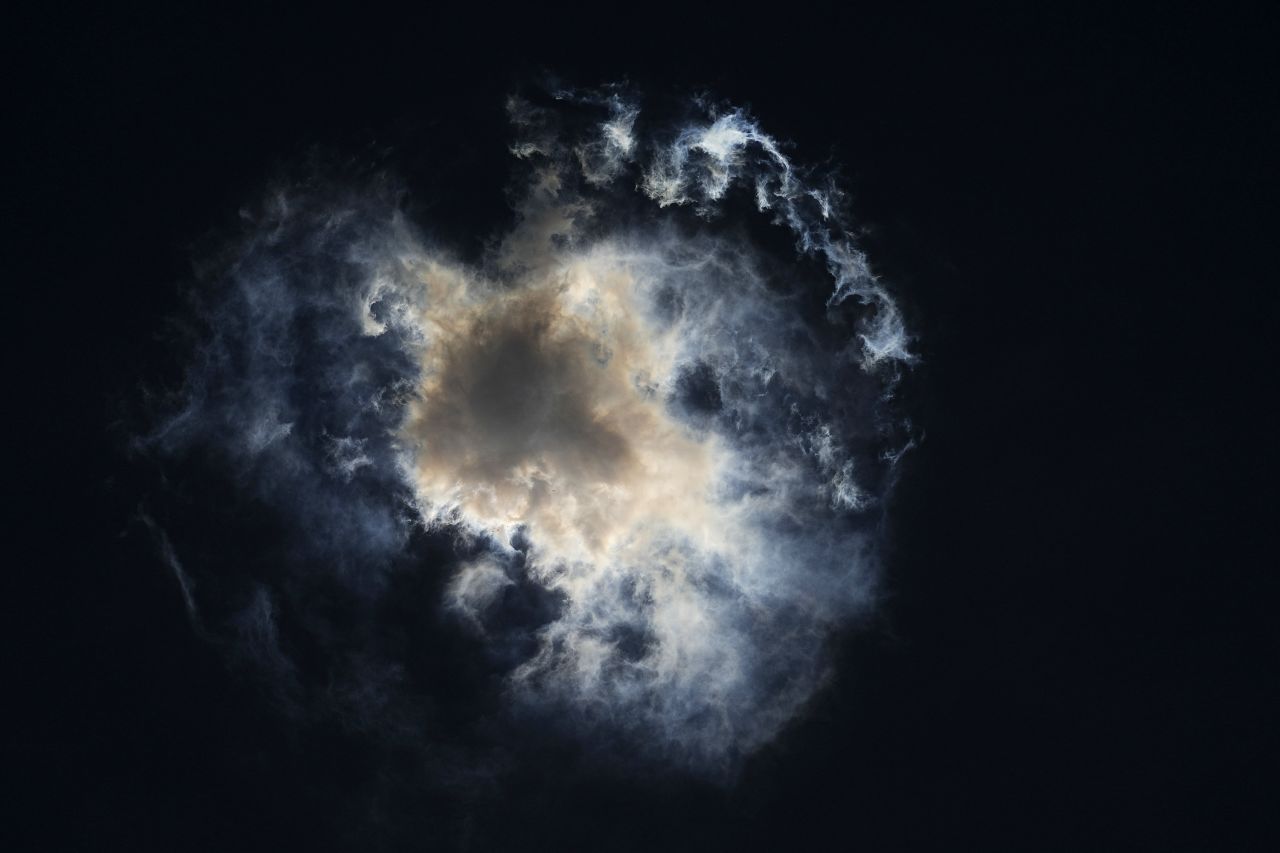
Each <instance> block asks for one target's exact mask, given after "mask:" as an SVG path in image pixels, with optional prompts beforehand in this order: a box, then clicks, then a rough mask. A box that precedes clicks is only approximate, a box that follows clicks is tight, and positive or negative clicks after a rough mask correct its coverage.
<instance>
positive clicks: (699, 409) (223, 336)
mask: <svg viewBox="0 0 1280 853" xmlns="http://www.w3.org/2000/svg"><path fill="white" fill-rule="evenodd" d="M507 108H508V114H509V116H510V119H511V126H512V128H513V134H514V138H513V140H512V142H511V145H510V150H511V152H512V154H513V155H514V161H513V167H514V170H515V179H514V182H513V185H512V186H513V190H512V193H511V198H512V199H513V200H514V206H515V213H516V220H515V223H514V225H513V226H511V228H510V229H509V230H508V231H507V232H506V233H503V234H498V235H496V236H495V238H494V239H493V240H492V242H491V243H490V248H489V249H488V250H487V251H486V252H485V253H484V256H483V257H481V258H479V259H472V260H463V259H460V258H459V256H457V255H456V254H454V253H452V252H450V251H449V250H448V249H447V248H446V247H443V246H440V245H438V244H437V243H435V242H433V241H432V240H431V239H430V238H429V237H428V236H427V235H428V234H430V224H429V223H420V222H412V221H410V219H409V217H408V216H407V215H406V214H405V213H404V205H403V203H402V195H401V193H400V191H399V190H398V188H397V186H396V185H395V183H394V182H393V181H391V180H390V179H386V178H381V179H373V178H365V179H362V180H349V179H337V178H331V177H325V176H317V177H314V178H312V179H310V180H308V181H304V182H303V181H299V182H288V181H286V182H283V183H282V185H281V186H279V187H277V188H276V189H275V190H274V191H273V192H272V193H269V194H268V196H267V199H266V201H265V202H263V203H262V204H261V205H259V206H258V207H256V208H253V209H249V210H246V212H245V214H244V217H243V229H242V233H241V234H240V236H239V237H238V238H236V239H234V240H230V241H228V242H227V243H226V246H225V248H224V249H223V250H221V251H220V252H219V253H216V254H215V255H214V256H213V257H212V258H210V259H209V260H208V262H207V263H206V265H205V267H204V281H203V282H202V284H201V287H200V288H199V292H200V294H201V297H200V302H199V303H197V305H196V307H195V308H194V309H193V315H194V316H197V317H199V318H200V320H199V322H198V323H196V324H194V326H193V328H194V333H193V335H192V336H191V340H192V342H193V343H192V345H191V358H190V365H189V368H188V371H187V374H186V380H185V383H184V385H183V386H182V388H181V389H179V390H178V391H176V392H175V393H174V394H173V396H172V400H171V405H170V406H169V408H168V409H167V410H166V411H165V413H164V415H163V416H162V417H160V418H158V419H157V421H156V422H155V423H154V424H153V425H152V427H151V429H150V430H149V431H148V432H147V434H146V435H145V436H143V437H142V438H140V440H139V447H141V448H142V449H143V450H144V451H145V452H146V453H148V454H149V455H151V456H152V457H154V458H156V459H158V460H161V462H162V464H169V465H175V464H179V461H180V460H189V459H192V458H194V457H200V458H204V459H207V460H212V462H211V463H210V464H211V466H212V467H213V468H215V469H217V470H218V471H220V472H221V474H222V476H223V477H224V478H225V479H227V480H229V481H230V483H231V485H230V488H231V490H232V491H233V492H234V493H235V494H238V495H250V496H252V499H253V500H254V501H255V506H257V507H259V508H260V510H259V511H267V512H269V513H270V516H271V518H272V523H273V524H274V525H275V526H274V527H273V528H272V532H271V534H270V542H271V543H272V544H271V546H270V547H271V557H270V559H269V560H267V559H265V558H264V557H263V554H262V553H261V551H260V550H259V551H258V552H255V554H253V555H251V556H250V557H249V558H246V562H245V565H246V566H248V568H244V569H242V570H240V575H243V576H240V575H236V574H235V573H234V572H231V573H229V572H227V571H226V570H225V569H224V568H223V564H224V562H225V561H226V560H228V559H230V557H226V556H224V557H222V558H219V557H216V556H215V557H213V558H210V559H208V560H207V561H206V562H205V564H204V565H203V568H201V569H200V571H202V572H204V573H206V574H208V575H210V576H212V577H214V578H215V579H217V578H220V580H215V581H212V582H207V581H206V580H204V579H202V578H199V577H195V576H194V575H192V576H191V577H190V578H189V579H188V574H190V573H192V572H194V571H195V570H194V569H191V568H189V567H188V568H186V569H185V573H183V574H179V578H180V580H182V581H183V586H182V589H183V592H184V595H185V596H186V599H187V605H188V607H189V609H190V610H191V612H193V613H194V612H195V609H196V607H197V606H199V607H200V613H201V615H202V618H203V619H204V620H205V622H206V623H207V624H208V626H209V629H210V630H217V629H216V627H215V625H216V624H218V623H217V620H218V619H219V618H221V620H222V621H221V624H222V625H223V629H222V633H223V635H225V636H226V637H228V638H229V640H228V642H231V643H235V642H236V640H235V638H236V637H240V638H241V640H242V641H243V642H242V643H241V644H242V645H244V644H248V645H250V646H252V647H253V655H255V656H256V658H257V659H259V660H262V661H264V662H266V663H265V664H264V667H265V668H267V669H270V670H271V671H272V672H274V673H276V676H274V677H276V678H278V679H282V680H285V681H289V682H290V684H291V686H289V687H288V688H287V692H288V693H289V696H290V700H289V707H290V708H294V709H295V712H296V709H297V708H299V707H305V706H306V705H307V704H308V702H311V703H312V704H317V703H318V704H321V705H323V704H324V703H325V702H328V703H331V704H332V703H334V702H338V705H340V706H341V707H340V708H339V710H338V711H335V713H342V714H345V715H346V716H347V717H352V718H357V719H359V720H361V721H362V723H361V725H363V726H366V727H368V728H370V729H376V728H378V727H379V726H383V725H386V724H385V720H387V719H394V720H395V721H396V722H395V727H396V729H397V731H401V732H412V731H413V730H414V726H415V725H418V723H416V722H415V720H421V719H425V716H421V715H419V714H418V712H417V711H416V710H414V709H416V708H418V707H419V706H432V707H434V706H437V705H439V704H440V703H442V702H447V701H448V699H447V697H443V696H441V695H439V692H440V690H436V692H435V694H434V695H433V690H435V688H433V686H432V684H431V683H430V679H429V678H427V677H426V676H423V677H421V678H418V677H415V676H414V674H413V670H414V662H413V660H411V659H410V658H409V656H408V655H407V654H406V653H405V652H404V651H403V648H402V646H403V644H400V645H397V643H396V642H390V641H388V640H387V636H389V635H391V634H393V633H395V632H394V630H393V629H392V628H389V627H387V625H386V623H380V622H379V621H378V617H377V614H378V613H379V612H381V611H380V608H383V607H384V606H385V602H386V601H387V600H388V596H391V595H393V594H394V593H393V590H394V589H395V588H396V585H397V584H398V583H401V582H402V579H403V578H404V577H406V576H409V577H413V576H428V577H430V579H431V582H430V583H429V584H428V587H429V588H430V589H431V590H433V593H432V595H431V596H427V597H425V598H424V599H423V600H422V601H420V602H417V603H416V604H415V605H414V607H416V608H418V610H417V613H418V614H419V615H418V616H417V617H415V618H420V619H421V620H422V621H423V622H432V623H433V624H435V623H437V622H438V623H439V624H441V625H443V626H444V627H443V628H441V629H440V630H442V631H444V632H453V633H455V634H457V635H458V636H460V637H465V638H470V639H469V640H467V643H469V645H468V644H463V645H459V646H457V647H456V648H457V649H462V650H465V651H464V652H459V653H460V654H461V653H465V654H473V655H476V656H478V657H479V658H481V659H483V661H484V664H483V666H484V667H487V669H486V671H487V672H490V673H491V674H492V676H493V677H492V678H491V679H487V680H483V686H479V687H476V688H475V690H476V691H479V692H481V693H485V692H487V693H488V694H490V695H491V696H492V699H493V702H495V703H496V704H497V705H498V706H499V707H500V708H501V709H502V710H501V712H500V713H499V715H498V716H499V718H501V719H503V720H505V721H506V722H504V723H502V725H505V726H509V727H517V728H518V727H520V726H530V725H538V726H542V727H545V728H550V729H554V730H556V731H557V732H558V734H557V735H556V736H557V737H565V738H570V739H577V740H579V741H582V742H585V743H588V744H604V743H609V744H613V745H614V746H612V747H610V749H613V750H615V751H617V752H618V753H619V754H620V755H625V756H629V757H630V759H633V760H635V761H643V762H651V763H656V764H657V765H658V766H680V767H685V768H688V769H691V770H694V771H697V772H705V773H712V774H716V773H723V772H730V771H732V769H733V768H734V767H736V766H737V765H738V764H739V763H740V761H741V759H742V758H744V757H745V756H747V755H749V754H750V753H751V752H752V751H753V750H755V749H757V748H759V747H760V746H761V745H762V744H764V743H767V742H768V741H769V740H770V739H772V738H773V737H775V736H776V735H777V733H778V732H779V731H780V730H781V728H782V727H783V726H785V725H786V724H787V722H788V721H789V720H791V719H793V718H794V717H795V716H796V715H797V714H798V713H799V712H800V710H801V709H802V708H803V706H804V704H805V703H806V701H808V699H809V698H810V697H811V696H812V695H813V694H814V692H815V691H816V690H818V689H819V688H820V687H821V685H822V683H823V681H824V680H825V679H826V678H827V677H828V675H829V672H828V663H827V661H826V658H825V655H824V645H825V644H826V642H827V641H828V640H829V638H830V636H831V635H832V633H833V632H835V631H837V630H839V629H840V628H841V627H842V626H845V625H847V624H849V623H850V622H851V621H853V620H856V619H857V618H858V617H859V616H860V615H862V614H864V613H865V612H866V611H867V609H868V608H869V607H870V606H872V605H873V603H874V599H875V591H876V583H877V576H878V573H879V567H878V557H877V553H878V547H877V546H878V530H879V529H880V514H881V513H882V511H883V506H884V503H883V498H884V497H885V495H886V493H887V491H888V489H889V488H890V487H891V485H892V482H893V468H894V465H895V464H896V462H897V459H898V458H899V457H900V455H901V451H902V449H903V447H904V446H905V445H906V443H907V432H906V430H905V428H904V421H903V418H902V417H901V416H900V415H899V414H897V413H896V412H895V410H894V406H893V402H892V391H893V388H894V385H895V383H896V381H897V379H898V376H899V371H900V369H901V367H902V366H903V365H906V364H909V363H910V362H911V361H912V360H913V356H912V355H911V354H910V351H909V345H910V338H909V335H908V334H907V331H906V329H905V325H904V321H903V318H902V315H901V313H900V312H899V311H898V309H897V307H896V305H895V304H894V301H893V300H892V298H891V296H890V294H889V291H888V289H887V288H886V287H885V286H884V285H883V284H882V283H881V282H880V281H879V280H878V279H877V278H876V277H875V275H874V274H873V273H872V272H871V269H870V266H869V264H868V261H867V259H866V257H865V256H864V255H863V253H862V252H861V250H860V249H859V248H858V247H857V245H856V243H855V241H854V239H853V237H852V236H851V235H850V228H849V227H848V225H847V223H846V222H845V217H844V214H843V213H842V204H841V197H840V194H839V191H838V190H837V189H836V187H835V185H834V183H833V182H831V181H830V180H827V179H825V178H820V177H815V176H814V173H811V172H808V171H806V170H804V169H802V168H799V167H797V166H796V165H794V164H793V163H792V162H791V160H790V159H789V158H788V156H787V154H786V146H785V145H784V144H782V143H781V142H779V141H777V140H776V139H775V138H774V137H772V136H770V135H768V134H766V133H765V132H764V131H763V130H761V129H760V127H759V125H758V124H757V123H756V122H755V120H754V119H753V118H752V117H751V116H750V115H749V114H748V113H747V112H745V111H744V110H741V109H737V108H732V107H726V106H723V105H719V104H716V103H713V102H712V101H710V100H709V99H706V98H703V99H697V100H695V101H693V102H692V103H689V104H685V105H684V112H683V114H682V117H681V118H679V119H663V118H657V117H655V118H653V119H652V120H649V119H648V115H647V112H646V110H645V108H644V106H643V104H642V103H641V101H640V99H639V98H638V96H636V95H635V94H634V93H632V92H629V91H628V90H626V89H623V88H620V87H614V88H609V89H605V90H602V91H592V92H584V91H576V90H563V89H562V90H556V91H553V92H551V93H549V94H548V93H542V94H536V93H535V94H533V95H528V96H526V95H516V96H513V97H511V98H510V99H509V101H508V104H507ZM757 220H758V221H760V222H763V223H766V224H768V223H772V227H775V228H776V229H777V230H780V231H781V232H782V233H787V234H789V235H790V238H791V239H792V240H793V241H794V246H795V251H794V253H793V254H791V255H789V256H788V255H785V254H783V253H779V252H778V251H777V249H776V247H771V246H770V245H766V244H762V243H760V242H759V241H756V240H754V239H753V238H752V237H751V236H750V235H751V234H753V233H754V232H753V230H752V228H753V227H755V226H754V225H752V224H751V223H753V222H754V221H757ZM740 224H741V227H738V226H739V225H740ZM815 293H816V294H818V298H816V299H815V298H814V296H815ZM167 529H170V528H167ZM165 543H166V547H167V548H168V547H169V545H168V539H166V540H165ZM282 543H283V544H282ZM170 550H171V549H170ZM166 553H169V551H166ZM169 562H170V564H171V565H173V566H177V565H178V563H177V561H176V558H173V559H170V560H169ZM183 565H184V566H186V565H187V564H186V563H184V564H183ZM266 565H269V566H270V568H269V569H266V568H263V566H266ZM175 571H176V570H175ZM334 590H337V591H336V592H335V591H334ZM205 594H208V595H213V596H221V601H220V603H219V602H214V603H212V604H210V605H206V602H205V601H204V600H202V599H200V596H202V595H205ZM193 596H195V597H194V598H193ZM339 601H340V602H342V604H341V605H338V604H335V603H334V602H339ZM319 602H323V603H319ZM339 608H345V609H346V610H348V611H350V612H351V613H353V614H355V615H354V616H352V617H351V618H349V619H345V620H336V619H334V618H333V617H332V616H330V615H324V614H331V613H332V612H333V611H334V610H335V609H339ZM219 614H221V616H219ZM353 621H354V622H355V623H358V624H359V625H360V626H361V627H360V628H359V630H353V629H351V628H350V627H349V624H350V623H351V622H353ZM339 622H341V624H342V625H344V626H347V627H345V628H344V630H342V631H339V630H338V629H337V627H335V626H336V625H337V624H338V623H339ZM263 626H265V627H263ZM268 629H269V630H268ZM291 632H292V634H291ZM291 635H292V636H296V637H298V638H300V639H295V640H293V641H292V642H290V641H288V640H287V639H285V638H286V637H288V636H291ZM244 638H249V639H247V640H246V639H244ZM302 647H305V648H307V649H310V650H311V651H310V652H309V654H310V656H311V658H315V657H317V656H318V657H319V658H320V659H321V660H325V659H333V660H334V661H338V663H336V664H335V665H333V666H331V667H327V668H325V671H326V673H328V674H327V675H326V678H328V679H329V681H328V682H327V683H328V685H329V688H328V689H327V690H326V691H323V692H321V691H312V693H311V694H308V687H307V684H306V678H307V676H306V672H307V667H308V662H307V661H302V662H296V661H295V660H294V659H293V656H296V655H297V654H298V651H297V650H298V648H302ZM311 665H313V666H314V664H311ZM334 673H337V675H334ZM335 678H337V679H339V680H340V681H343V684H342V685H340V689H333V686H332V685H333V679H335ZM442 689H443V688H441V690H442ZM321 693H323V696H321ZM308 696H310V698H308ZM334 697H338V699H335V698H334ZM343 697H346V698H343ZM361 697H364V698H361ZM339 699H340V700H341V701H339ZM342 703H345V704H342ZM424 713H425V712H424ZM428 716H429V715H428ZM455 716H457V715H455ZM380 720H383V721H384V722H379V721H380ZM421 736H422V737H423V738H424V739H427V738H428V737H429V736H428V735H426V734H422V735H421Z"/></svg>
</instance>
